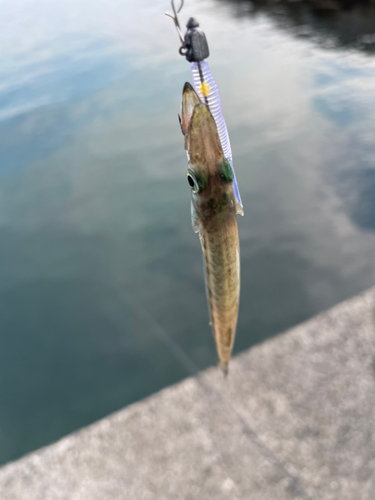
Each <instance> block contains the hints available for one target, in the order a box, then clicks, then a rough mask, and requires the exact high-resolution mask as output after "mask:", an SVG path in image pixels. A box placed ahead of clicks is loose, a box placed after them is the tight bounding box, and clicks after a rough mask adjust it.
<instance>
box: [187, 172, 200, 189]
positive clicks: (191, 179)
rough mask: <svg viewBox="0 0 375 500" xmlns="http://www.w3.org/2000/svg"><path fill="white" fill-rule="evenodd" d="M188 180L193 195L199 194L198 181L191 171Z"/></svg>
mask: <svg viewBox="0 0 375 500" xmlns="http://www.w3.org/2000/svg"><path fill="white" fill-rule="evenodd" d="M187 180H188V183H189V186H190V187H191V189H192V191H193V193H198V191H199V186H198V182H197V179H196V178H195V175H194V174H193V173H192V172H190V171H188V173H187Z"/></svg>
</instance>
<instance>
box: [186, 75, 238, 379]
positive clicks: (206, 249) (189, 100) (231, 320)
mask: <svg viewBox="0 0 375 500" xmlns="http://www.w3.org/2000/svg"><path fill="white" fill-rule="evenodd" d="M180 126H181V131H182V133H183V135H184V136H185V150H186V152H187V156H188V169H187V180H188V183H189V186H190V188H191V220H192V226H193V230H194V231H195V232H196V233H198V234H199V239H200V243H201V247H202V253H203V261H204V271H205V284H206V294H207V299H208V307H209V312H210V319H211V326H212V333H213V336H214V339H215V344H216V350H217V354H218V358H219V365H220V366H221V368H222V369H223V371H224V373H225V374H227V373H228V364H229V360H230V357H231V353H232V349H233V344H234V339H235V334H236V327H237V318H238V310H239V300H240V244H239V237H238V226H237V214H243V210H242V206H241V204H240V203H239V201H238V199H237V197H236V196H235V192H234V189H233V179H234V171H233V168H232V166H231V162H229V160H228V159H227V158H226V157H225V156H224V153H223V148H222V145H221V142H220V138H219V134H218V130H217V126H216V123H215V120H214V118H213V116H212V114H211V111H210V109H209V107H208V106H207V104H205V103H203V102H202V101H201V100H200V98H199V96H198V95H197V93H196V91H195V90H194V88H193V87H192V86H191V85H190V83H188V82H187V83H185V85H184V87H183V92H182V106H181V117H180Z"/></svg>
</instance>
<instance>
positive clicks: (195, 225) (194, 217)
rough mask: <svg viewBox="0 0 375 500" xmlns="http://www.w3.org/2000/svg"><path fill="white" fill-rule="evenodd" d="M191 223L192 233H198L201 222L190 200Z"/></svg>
mask: <svg viewBox="0 0 375 500" xmlns="http://www.w3.org/2000/svg"><path fill="white" fill-rule="evenodd" d="M191 225H192V226H193V231H194V233H199V232H200V231H201V229H202V223H201V221H200V220H199V217H198V216H197V213H196V211H195V208H194V205H193V202H191Z"/></svg>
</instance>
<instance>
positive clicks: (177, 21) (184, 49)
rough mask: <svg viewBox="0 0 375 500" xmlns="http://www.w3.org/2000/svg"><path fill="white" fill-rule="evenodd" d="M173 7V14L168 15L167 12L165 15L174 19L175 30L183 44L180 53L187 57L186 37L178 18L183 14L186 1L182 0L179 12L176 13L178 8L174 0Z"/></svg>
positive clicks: (172, 0)
mask: <svg viewBox="0 0 375 500" xmlns="http://www.w3.org/2000/svg"><path fill="white" fill-rule="evenodd" d="M171 5H172V10H173V14H168V12H166V13H165V15H166V16H168V17H170V18H171V19H173V22H174V25H175V28H176V30H177V33H178V36H179V37H180V40H181V43H182V45H181V47H180V49H179V53H180V54H181V55H182V56H184V55H186V44H185V38H184V36H183V34H182V31H181V26H180V22H179V20H178V16H177V14H179V13H180V12H181V9H182V7H183V6H184V0H181V5H180V7H179V9H178V10H177V11H176V7H175V4H174V0H171Z"/></svg>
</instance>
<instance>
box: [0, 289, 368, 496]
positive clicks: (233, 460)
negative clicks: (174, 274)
mask: <svg viewBox="0 0 375 500" xmlns="http://www.w3.org/2000/svg"><path fill="white" fill-rule="evenodd" d="M374 298H375V289H372V290H369V291H367V292H365V293H363V294H362V295H360V296H358V297H355V298H353V299H351V300H349V301H346V302H344V303H342V304H340V305H338V306H336V307H335V308H333V309H332V310H330V311H328V312H327V313H324V314H321V315H320V316H317V317H316V318H313V319H311V320H310V321H308V322H306V323H304V324H301V325H299V326H297V327H296V328H293V329H292V330H290V331H288V332H286V333H285V334H282V335H280V336H278V337H276V338H274V339H271V340H269V341H267V342H265V343H263V344H261V345H258V346H255V347H254V348H252V349H250V350H249V351H247V352H244V353H242V354H241V355H239V356H238V357H237V358H236V359H234V360H233V361H232V362H231V365H230V374H229V377H228V378H227V379H224V378H223V376H222V374H221V372H220V370H219V369H216V368H212V369H209V370H207V371H205V372H202V373H201V374H199V376H198V377H195V378H189V379H186V380H185V381H183V382H181V383H180V384H177V385H175V386H172V387H169V388H167V389H164V390H163V391H161V392H159V393H157V394H155V395H153V396H151V397H149V398H147V399H145V400H143V401H141V402H139V403H135V404H133V405H131V406H129V407H127V408H125V409H123V410H121V411H119V412H117V413H115V414H113V415H110V416H109V417H107V418H105V419H103V420H101V421H99V422H97V423H95V424H93V425H91V426H90V427H87V428H85V429H82V430H81V431H79V432H76V433H74V434H72V435H70V436H67V437H65V438H63V439H61V440H60V441H58V442H57V443H55V444H52V445H51V446H48V447H46V448H42V449H41V450H38V451H37V452H34V453H32V454H30V455H28V456H26V457H24V458H22V459H20V460H18V461H17V462H14V463H10V464H8V465H6V466H4V467H3V468H1V469H0V499H1V500H20V499H22V500H23V499H25V500H26V499H27V500H57V499H59V500H62V499H64V500H65V499H66V500H68V499H69V500H110V499H111V500H114V499H115V500H120V499H126V500H133V499H134V500H141V499H158V500H159V499H160V500H164V499H176V500H179V499H181V500H193V499H194V500H198V499H199V500H210V499H215V500H222V499H223V500H224V499H232V500H236V499H241V500H242V499H251V500H252V499H254V500H284V499H285V500H286V499H314V500H333V499H339V500H374V499H375V364H374V355H375V344H374V340H375V335H374V317H375V316H374V304H375V302H374Z"/></svg>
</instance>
